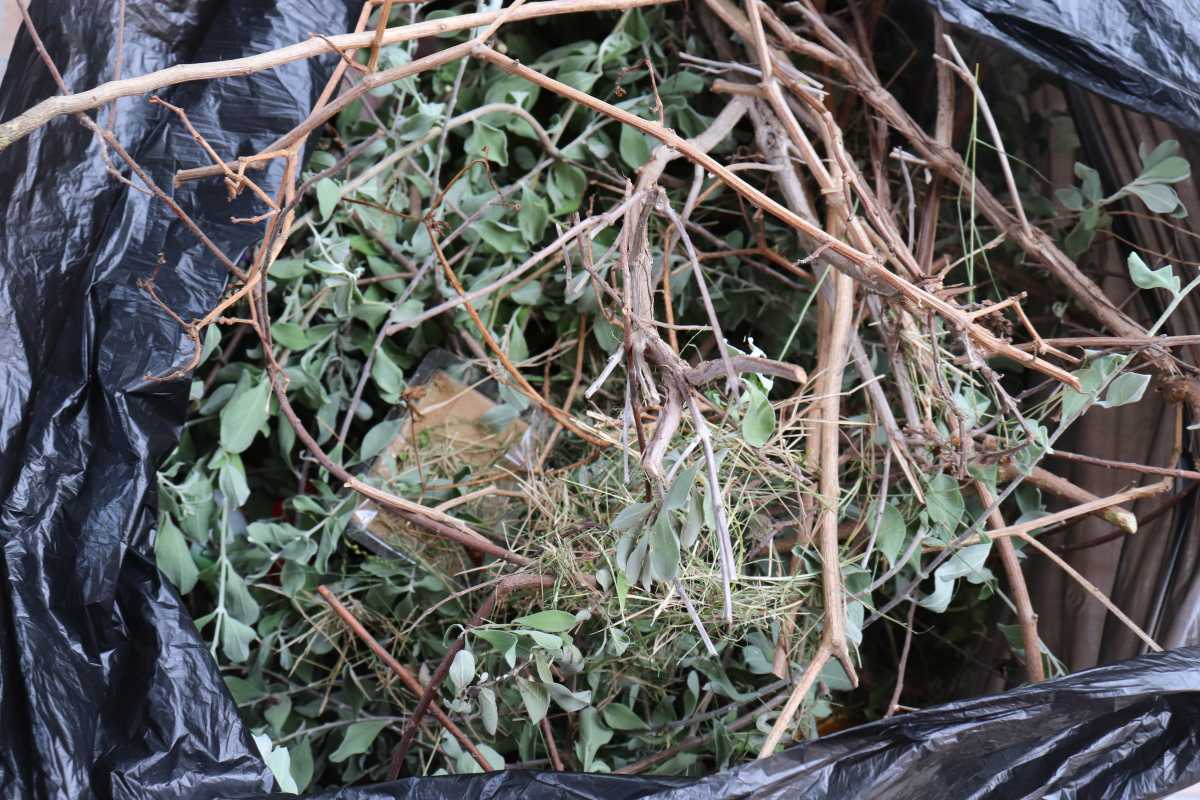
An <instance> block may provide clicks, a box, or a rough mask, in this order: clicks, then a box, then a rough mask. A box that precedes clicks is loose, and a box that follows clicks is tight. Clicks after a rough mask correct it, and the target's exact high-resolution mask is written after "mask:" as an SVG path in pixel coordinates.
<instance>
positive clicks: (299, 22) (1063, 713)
mask: <svg viewBox="0 0 1200 800" xmlns="http://www.w3.org/2000/svg"><path fill="white" fill-rule="evenodd" d="M349 5H353V6H354V7H353V8H349V7H348V6H349ZM944 5H949V4H948V3H945V4H944ZM116 9H117V5H116V4H111V3H100V2H98V1H97V0H93V1H92V2H88V3H80V2H75V3H67V2H65V1H64V0H43V1H42V2H40V3H37V4H35V5H34V16H35V22H36V24H37V25H38V27H39V30H40V31H41V32H42V34H43V36H44V37H45V39H46V44H47V47H48V49H49V51H50V53H51V54H52V56H53V57H54V58H55V59H56V61H57V63H58V64H59V65H60V67H61V68H62V71H63V74H64V77H65V79H66V81H67V83H68V85H69V86H72V87H75V88H85V87H90V86H93V85H96V84H98V83H100V82H102V81H103V80H105V79H107V78H108V77H110V76H111V71H112V65H111V63H110V60H111V58H112V53H113V52H114V50H115V47H114V45H113V42H112V41H111V37H112V35H113V34H112V32H113V31H114V30H115V27H116V26H115V25H114V24H113V23H114V21H115V20H113V16H114V15H115V13H116ZM352 10H353V11H357V4H349V3H347V4H342V3H332V4H331V3H327V2H320V1H319V0H303V1H301V0H294V1H293V2H286V3H283V2H281V3H280V4H279V7H276V6H275V5H274V4H265V3H256V2H249V1H248V0H247V1H245V2H221V1H220V0H176V2H173V3H170V4H164V3H150V2H146V0H130V2H128V16H127V23H126V30H125V42H126V44H125V53H126V58H125V68H126V69H125V73H126V74H130V73H141V72H148V71H151V70H154V69H159V68H161V67H164V66H167V65H169V64H171V63H180V62H195V61H203V60H214V59H217V58H231V57H236V56H240V55H245V54H247V53H250V52H257V51H261V50H263V49H267V48H270V47H276V46H280V45H282V44H285V43H289V42H293V41H298V40H301V39H303V38H305V37H306V36H307V35H308V34H309V32H311V31H314V30H342V29H346V28H347V27H349V21H350V14H349V12H350V11H352ZM330 63H331V59H325V60H317V61H313V62H309V63H304V62H300V63H295V64H289V65H286V66H284V67H280V68H276V69H275V70H272V71H270V72H265V73H260V74H257V75H253V76H249V77H246V78H242V79H226V80H222V81H219V82H200V83H194V84H183V85H180V86H176V87H174V88H172V89H171V90H170V91H167V92H164V95H165V97H166V98H167V99H168V100H170V101H172V102H174V103H176V104H177V105H180V106H182V107H185V108H186V109H187V110H188V113H189V115H190V117H191V119H192V121H193V122H194V123H195V124H196V126H197V127H198V128H199V129H200V130H201V131H202V132H203V133H204V134H205V135H206V136H208V137H209V138H210V141H211V142H212V143H213V144H214V145H215V146H216V147H217V148H218V149H219V151H220V152H222V153H226V154H235V155H240V154H245V153H250V152H253V151H255V150H257V149H260V148H261V147H263V146H264V145H266V144H267V143H269V142H270V141H271V140H273V139H274V138H275V137H276V136H277V135H278V134H280V133H282V132H283V131H285V130H287V129H288V128H290V127H291V126H292V125H294V124H295V123H296V122H298V121H299V120H300V119H301V118H302V117H303V115H304V114H305V113H306V111H307V109H308V108H309V107H310V106H311V102H312V99H313V97H314V96H315V94H316V92H317V91H319V88H320V86H321V85H322V83H323V80H324V76H325V75H327V74H328V70H329V68H330ZM54 91H55V89H54V85H53V83H52V82H51V79H50V76H49V75H48V73H47V72H46V70H45V69H44V68H43V67H42V65H41V64H40V63H39V62H38V59H37V56H36V54H35V53H34V51H33V48H32V46H31V43H30V41H29V38H28V36H26V35H24V34H22V35H21V37H19V39H18V42H17V45H16V48H15V49H14V52H13V54H12V58H11V61H10V66H9V68H8V71H7V75H6V77H5V80H4V84H3V88H2V90H0V118H9V117H11V116H13V115H14V114H16V113H17V112H19V111H21V110H23V109H25V108H28V107H29V106H30V105H32V104H33V103H34V102H36V101H38V100H41V99H43V98H45V97H47V96H49V95H51V94H53V93H54ZM108 113H109V112H107V111H104V112H101V113H100V121H101V123H102V124H103V123H105V122H106V121H107V120H108ZM166 115H167V112H165V111H164V110H163V109H161V108H157V107H152V106H148V105H147V104H145V103H144V101H142V100H140V99H134V98H130V99H127V100H125V101H123V102H122V103H121V106H120V113H119V115H118V119H117V124H116V131H117V134H118V136H119V138H120V140H121V141H122V142H124V143H125V144H126V146H127V147H128V149H129V150H130V151H131V152H133V153H134V155H135V156H136V157H137V159H138V160H139V161H140V162H141V164H142V165H143V166H144V167H146V169H147V170H148V171H149V172H150V173H151V174H152V176H153V177H154V179H155V180H156V181H157V182H159V184H160V185H161V186H163V187H166V188H168V189H169V190H170V191H172V192H174V193H175V196H176V197H177V198H178V199H179V201H180V204H181V205H182V206H183V207H184V208H186V209H187V210H188V211H189V212H190V213H192V214H193V216H194V217H195V218H196V220H197V222H198V224H200V226H201V227H202V228H203V229H204V230H205V231H206V232H208V234H209V235H210V236H211V237H212V238H213V239H214V240H215V241H216V242H217V243H218V244H219V245H220V246H221V247H222V249H224V250H225V252H226V253H228V254H229V255H230V256H231V257H233V258H234V259H238V258H239V257H241V256H242V255H244V253H245V251H246V250H247V248H248V247H249V246H250V245H251V243H252V240H253V237H254V231H253V230H252V229H250V228H248V227H244V226H238V225H234V224H232V223H231V222H230V220H229V217H230V216H231V214H232V215H237V214H239V213H241V211H242V209H240V208H239V207H238V205H237V204H236V203H235V204H234V205H233V206H232V208H231V207H230V205H229V204H228V203H227V202H226V199H225V197H224V192H223V189H222V187H221V186H220V185H219V183H218V182H216V181H210V182H204V183H198V184H189V185H186V186H184V187H180V188H177V189H170V187H171V180H170V179H171V176H172V174H173V173H174V171H175V169H176V167H177V166H181V165H191V164H195V163H200V162H202V161H203V154H202V153H201V152H200V151H199V148H198V146H197V145H196V143H195V142H193V141H192V140H191V138H190V137H189V136H187V135H186V133H184V132H182V131H181V130H180V129H179V126H178V125H175V124H168V118H167V116H166ZM171 122H173V120H172V121H171ZM279 177H280V174H279V170H278V168H276V169H275V171H273V172H268V178H267V179H266V180H265V181H264V183H265V184H266V185H267V186H270V185H272V184H274V183H276V182H277V181H278V180H279ZM0 181H2V182H3V183H2V185H3V186H4V188H5V191H4V192H0V353H2V354H3V358H0V399H2V406H0V408H2V415H0V454H2V458H0V497H3V509H2V511H0V514H2V516H0V531H2V533H3V553H2V555H0V559H2V562H0V563H2V565H3V579H2V580H0V731H2V732H3V739H2V741H3V747H0V794H2V795H3V796H5V797H15V798H59V797H70V798H121V799H122V800H126V799H127V800H143V799H144V800H150V799H151V798H154V799H155V800H159V799H161V798H216V797H220V798H247V799H249V798H254V797H264V796H267V794H266V793H269V792H270V790H271V788H272V780H271V777H270V773H269V772H268V770H267V769H266V767H265V766H264V765H263V763H262V761H261V760H260V758H259V756H258V755H257V752H256V748H255V746H254V745H253V743H252V742H251V740H250V738H249V736H248V735H247V732H246V730H245V729H244V727H243V726H242V724H241V722H240V719H239V717H238V714H237V709H236V707H235V705H234V703H233V701H232V699H231V698H230V696H229V694H228V692H227V691H226V689H225V686H224V684H223V682H222V680H221V677H220V674H219V671H218V669H217V666H216V664H215V662H214V661H213V660H212V658H211V657H210V656H209V653H208V650H207V647H206V645H205V643H204V642H203V640H202V639H201V638H200V637H199V636H198V635H197V634H196V631H195V628H194V625H193V623H192V621H191V619H190V618H189V617H188V614H187V613H186V611H185V610H184V608H183V606H182V605H181V603H180V601H179V597H178V596H177V594H176V593H175V591H174V589H173V588H172V587H171V586H170V585H169V584H168V583H167V582H166V581H165V579H163V577H162V576H161V575H160V574H159V573H158V571H157V569H156V568H155V566H154V560H153V555H152V547H151V539H152V531H153V525H154V521H155V519H156V510H155V497H154V491H153V488H154V481H153V478H154V471H155V467H156V466H157V464H158V463H159V462H160V461H161V460H162V458H163V457H164V456H165V454H166V453H167V452H168V450H169V449H170V448H171V447H172V446H173V445H174V443H175V441H176V439H177V436H178V432H179V426H180V424H181V423H182V420H183V416H184V413H185V409H186V400H187V397H186V395H187V388H188V387H187V381H174V382H169V383H163V382H156V381H152V380H148V379H147V378H146V377H145V376H147V375H153V374H161V373H164V372H166V371H169V369H170V368H171V367H173V366H176V365H178V364H179V363H181V362H182V361H183V359H185V358H186V357H187V356H188V352H187V348H188V345H187V343H186V342H185V341H184V337H183V335H182V334H181V332H180V330H179V326H178V325H177V324H176V323H175V322H174V321H173V320H172V319H170V317H169V316H168V315H167V314H166V313H165V312H164V311H162V310H161V309H160V308H159V307H158V306H157V305H156V304H155V303H154V302H153V300H152V299H151V298H150V297H149V296H148V295H147V294H146V292H144V291H143V290H141V289H140V288H138V286H137V281H138V280H139V279H144V278H147V277H149V276H151V275H155V276H156V285H157V289H158V292H159V294H160V296H161V297H162V298H163V299H164V301H165V302H166V303H167V304H168V305H170V307H171V308H173V309H174V310H175V311H176V312H177V313H179V314H180V315H181V316H183V317H184V318H188V317H194V316H199V315H200V314H201V313H202V312H204V311H205V310H207V309H208V308H210V307H211V306H212V305H213V304H214V302H215V301H216V299H217V298H218V296H219V295H220V293H221V291H222V289H223V287H224V285H225V277H226V276H225V274H224V271H223V269H222V268H221V266H220V265H219V264H217V263H216V261H215V259H213V258H212V257H211V255H210V254H209V253H208V252H207V251H205V250H204V248H203V246H202V245H201V244H200V243H199V242H197V241H196V240H195V238H194V237H193V236H192V235H191V233H189V232H188V231H187V230H186V229H185V228H184V226H183V225H182V224H181V223H180V222H179V221H178V220H176V219H175V218H174V216H173V215H172V214H171V212H170V211H169V210H168V209H167V208H165V207H164V206H163V205H162V204H161V203H159V202H158V201H156V200H154V199H152V198H150V197H147V196H145V195H143V194H141V193H138V192H133V191H130V190H128V189H127V188H126V187H124V186H122V185H121V184H119V183H117V182H115V181H114V180H112V179H111V178H110V177H109V176H108V175H107V174H106V173H105V170H104V165H103V162H102V161H101V159H100V158H99V153H98V145H97V143H96V142H95V140H94V138H93V137H92V135H91V134H90V133H88V132H87V131H85V130H84V129H83V128H82V127H80V126H79V125H78V124H77V123H76V122H75V121H74V120H73V119H71V118H69V117H66V118H61V119H58V120H55V121H54V122H52V123H50V124H49V125H48V126H47V127H45V128H43V129H41V130H39V131H38V132H36V133H34V134H33V135H32V136H30V137H29V138H27V139H25V140H23V141H21V142H19V143H17V144H15V145H13V146H12V147H10V148H8V149H7V150H4V151H2V152H0ZM244 202H248V200H244ZM1197 657H1200V650H1197V649H1195V648H1193V649H1187V650H1180V651H1176V652H1173V653H1168V654H1159V655H1152V656H1146V657H1143V658H1140V659H1137V660H1135V661H1130V662H1126V663H1124V664H1120V665H1116V666H1112V667H1106V668H1102V669H1097V670H1092V671H1090V672H1085V673H1080V674H1078V675H1074V676H1071V677H1069V678H1066V679H1063V680H1059V681H1053V682H1048V683H1045V684H1041V685H1038V686H1036V687H1031V688H1026V689H1021V690H1018V691H1015V692H1010V693H1007V694H1004V695H1000V696H996V697H987V698H979V699H974V700H970V701H966V702H962V703H956V704H953V705H949V706H943V707H940V708H934V709H928V710H925V711H920V712H915V713H912V714H906V715H903V716H901V717H896V718H893V719H890V720H887V721H884V722H880V723H876V724H872V725H867V726H863V727H861V728H857V729H854V730H851V731H846V732H844V733H841V734H837V735H835V736H831V737H827V738H825V739H821V740H819V741H815V742H811V743H808V744H804V745H801V746H799V747H796V748H793V749H792V750H789V751H787V752H785V753H782V754H779V755H777V756H775V757H774V758H771V759H768V760H765V761H758V762H752V763H749V764H746V765H743V766H741V767H738V768H735V769H732V770H728V771H726V772H723V773H720V774H717V775H712V776H709V777H706V778H702V779H678V778H665V777H657V776H645V777H620V776H609V775H572V774H559V773H532V772H522V771H511V772H503V773H492V774H488V775H465V776H449V777H441V778H422V779H409V780H404V781H398V782H395V783H391V784H385V785H380V786H376V787H366V788H354V789H343V790H339V791H334V792H329V793H325V794H318V795H313V796H314V797H326V798H333V797H338V798H344V799H345V800H376V799H378V798H424V799H428V800H436V799H438V798H460V797H466V798H484V797H487V798H496V799H499V798H516V797H521V798H627V799H628V800H633V798H641V797H660V798H667V797H670V798H685V797H686V798H733V797H812V798H824V797H828V798H845V797H864V798H865V797H885V796H886V797H889V798H907V797H913V798H921V800H927V798H930V797H947V798H965V797H972V798H976V797H978V798H982V797H1004V798H1014V797H1035V796H1036V797H1043V796H1060V797H1130V798H1132V797H1149V796H1154V795H1157V794H1161V793H1163V792H1165V791H1167V790H1170V789H1174V788H1178V787H1180V786H1184V785H1187V784H1189V783H1192V782H1195V781H1197V780H1200V758H1197V753H1200V748H1198V747H1197V741H1196V737H1197V736H1198V735H1200V734H1198V732H1200V719H1198V718H1197V717H1198V716H1200V670H1198V669H1197V667H1196V659H1197Z"/></svg>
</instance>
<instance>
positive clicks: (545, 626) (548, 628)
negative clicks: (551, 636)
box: [516, 610, 575, 633]
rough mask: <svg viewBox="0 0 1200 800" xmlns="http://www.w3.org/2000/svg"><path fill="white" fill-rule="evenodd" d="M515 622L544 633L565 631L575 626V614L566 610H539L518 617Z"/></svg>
mask: <svg viewBox="0 0 1200 800" xmlns="http://www.w3.org/2000/svg"><path fill="white" fill-rule="evenodd" d="M516 624H517V625H522V626H524V627H526V628H533V629H535V630H539V631H545V632H546V633H565V632H566V631H569V630H571V628H574V627H575V615H574V614H568V613H567V612H566V611H553V610H551V611H539V612H537V613H536V614H529V615H528V616H524V617H518V618H517V620H516Z"/></svg>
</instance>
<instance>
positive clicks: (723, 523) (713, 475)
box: [687, 392, 737, 625]
mask: <svg viewBox="0 0 1200 800" xmlns="http://www.w3.org/2000/svg"><path fill="white" fill-rule="evenodd" d="M687 404H688V411H690V412H691V416H692V426H693V427H694V428H695V429H696V436H698V437H699V438H700V443H701V444H702V445H703V446H704V463H705V466H706V467H707V468H708V484H709V485H708V489H709V493H710V494H711V497H710V499H711V501H712V512H713V519H714V520H715V521H716V523H717V545H718V546H717V556H718V560H719V561H720V563H721V592H722V596H723V598H724V603H725V622H726V623H728V624H730V625H732V624H733V594H732V592H731V590H730V584H731V583H732V581H733V578H734V576H735V575H736V574H737V568H736V567H735V566H734V561H733V543H732V542H731V541H730V537H729V520H728V519H726V517H725V498H724V493H723V492H722V491H721V481H720V478H719V476H718V475H717V457H716V454H715V453H713V446H712V435H711V434H710V433H709V430H708V423H707V422H705V421H704V415H703V414H701V413H700V408H699V406H697V405H696V399H695V398H694V397H692V393H691V392H688V393H687Z"/></svg>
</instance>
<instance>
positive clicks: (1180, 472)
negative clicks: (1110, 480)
mask: <svg viewBox="0 0 1200 800" xmlns="http://www.w3.org/2000/svg"><path fill="white" fill-rule="evenodd" d="M1046 456H1047V457H1049V458H1062V459H1065V460H1067V461H1078V462H1080V463H1081V464H1094V465H1096V466H1097V467H1107V468H1108V469H1120V470H1125V471H1127V472H1140V473H1143V474H1145V475H1166V476H1167V477H1171V478H1183V479H1184V480H1189V481H1200V472H1197V471H1196V470H1193V469H1173V468H1171V467H1152V466H1150V465H1149V464H1136V463H1134V462H1132V461H1110V460H1109V459H1107V458H1096V457H1095V456H1085V455H1083V454H1082V453H1068V452H1066V451H1065V450H1051V451H1050V452H1048V453H1046Z"/></svg>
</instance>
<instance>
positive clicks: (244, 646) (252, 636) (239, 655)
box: [221, 615, 258, 664]
mask: <svg viewBox="0 0 1200 800" xmlns="http://www.w3.org/2000/svg"><path fill="white" fill-rule="evenodd" d="M256 639H258V634H256V633H255V632H254V628H251V627H250V626H249V625H246V624H245V623H242V622H239V621H238V620H236V619H234V618H233V617H231V616H228V615H226V616H225V617H224V618H223V619H222V620H221V650H222V652H224V653H225V657H226V658H228V659H229V660H230V661H232V662H234V663H235V664H241V663H242V662H243V661H245V660H246V659H248V658H249V657H250V644H251V643H252V642H254V641H255V640H256Z"/></svg>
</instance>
